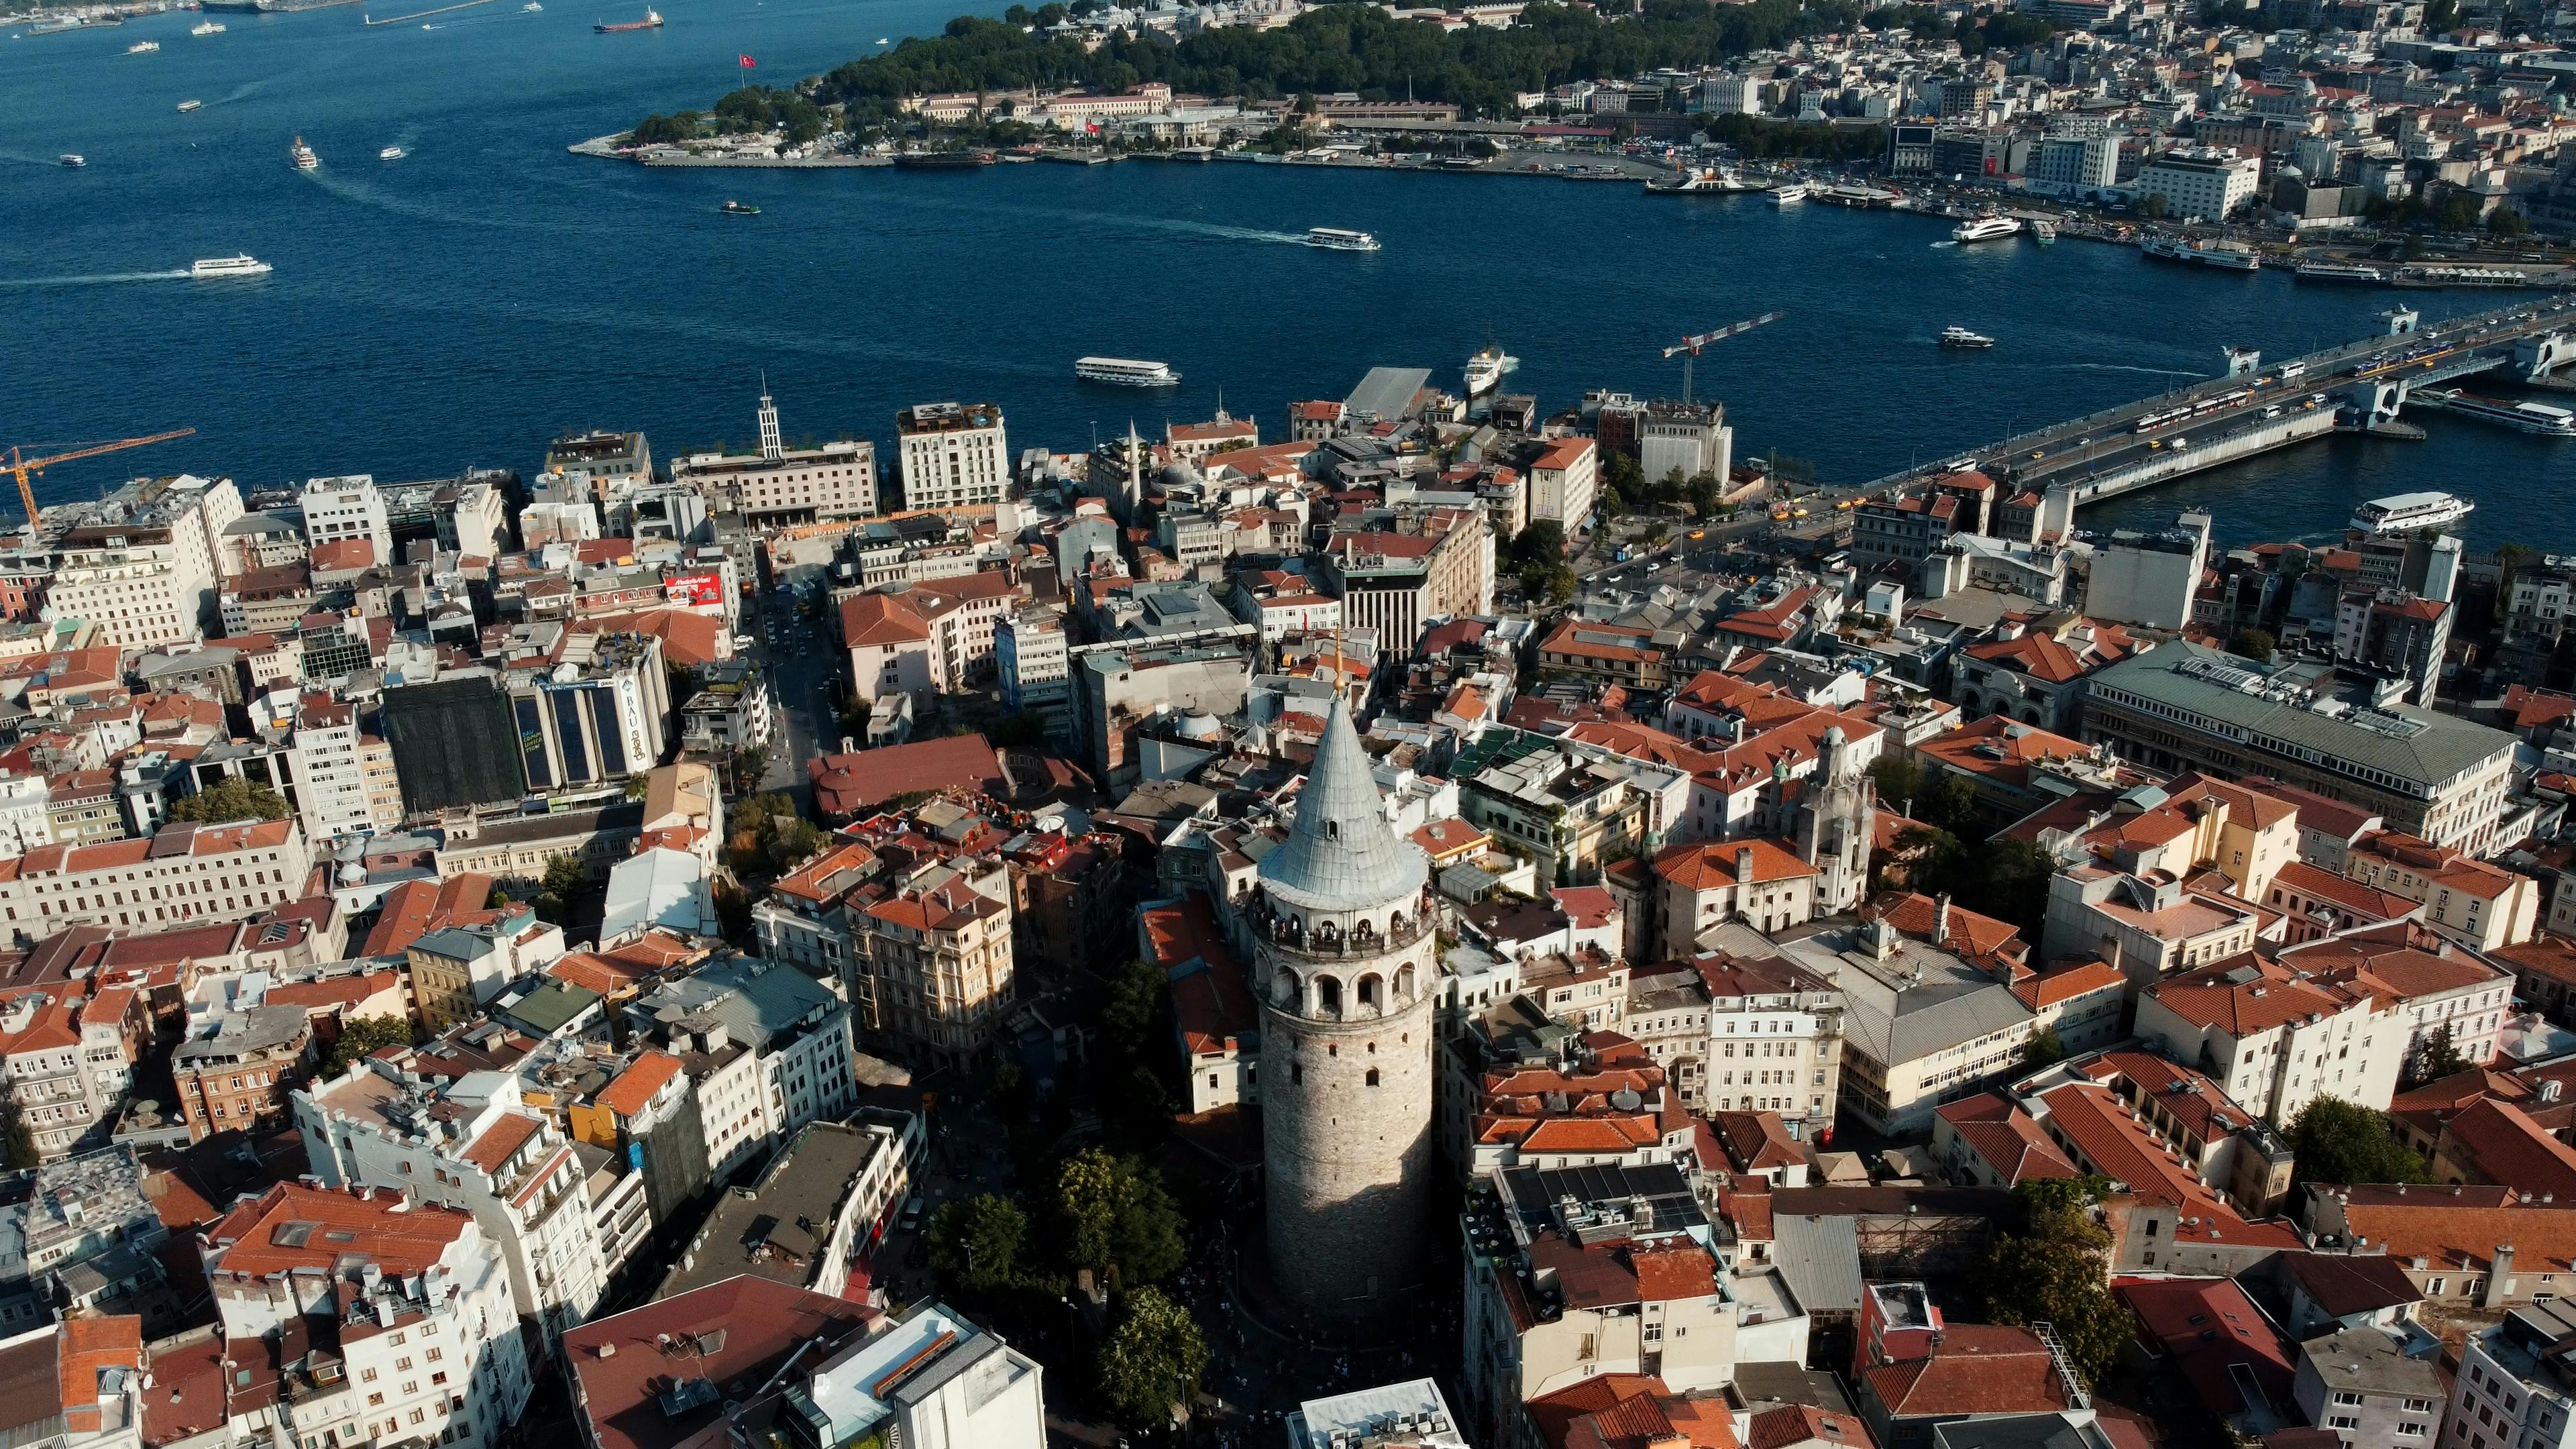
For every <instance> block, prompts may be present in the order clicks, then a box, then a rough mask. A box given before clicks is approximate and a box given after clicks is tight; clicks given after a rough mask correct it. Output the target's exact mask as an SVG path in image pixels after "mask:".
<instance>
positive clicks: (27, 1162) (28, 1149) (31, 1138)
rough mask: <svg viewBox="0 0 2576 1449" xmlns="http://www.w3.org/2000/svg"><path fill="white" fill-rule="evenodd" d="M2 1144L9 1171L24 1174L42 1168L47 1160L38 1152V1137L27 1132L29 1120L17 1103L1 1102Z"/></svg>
mask: <svg viewBox="0 0 2576 1449" xmlns="http://www.w3.org/2000/svg"><path fill="white" fill-rule="evenodd" d="M0 1144H5V1148H6V1156H7V1163H8V1167H9V1170H10V1171H12V1172H24V1171H26V1170H27V1169H28V1168H31V1167H42V1166H43V1165H44V1162H45V1159H44V1158H43V1157H41V1156H39V1155H38V1154H37V1152H36V1135H35V1134H34V1133H32V1132H30V1131H28V1130H27V1119H26V1118H25V1117H24V1116H23V1115H21V1114H20V1113H19V1111H18V1104H17V1103H15V1102H0Z"/></svg>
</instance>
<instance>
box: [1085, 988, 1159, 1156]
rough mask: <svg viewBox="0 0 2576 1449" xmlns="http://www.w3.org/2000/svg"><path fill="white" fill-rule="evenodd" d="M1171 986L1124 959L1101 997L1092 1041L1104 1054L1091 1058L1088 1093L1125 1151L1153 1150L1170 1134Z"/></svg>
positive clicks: (1094, 1055) (1095, 1053)
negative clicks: (1128, 1147)
mask: <svg viewBox="0 0 2576 1449" xmlns="http://www.w3.org/2000/svg"><path fill="white" fill-rule="evenodd" d="M1171 1002H1172V994H1171V984H1170V982H1169V981H1168V980H1167V979H1166V978H1165V977H1164V975H1163V968H1161V967H1160V966H1157V965H1155V964H1154V963H1153V962H1151V961H1147V960H1143V959H1141V958H1134V959H1130V960H1129V961H1128V962H1127V964H1126V965H1124V966H1121V967H1120V968H1118V972H1117V974H1116V975H1114V976H1112V977H1111V978H1110V980H1109V990H1108V991H1107V992H1106V993H1105V994H1104V995H1103V996H1102V997H1101V1002H1100V1015H1099V1019H1098V1021H1097V1022H1096V1026H1097V1032H1096V1035H1097V1039H1098V1040H1099V1041H1100V1042H1101V1043H1102V1044H1103V1045H1104V1046H1106V1047H1107V1048H1108V1050H1106V1051H1099V1052H1094V1053H1092V1054H1091V1064H1090V1066H1091V1093H1092V1098H1093V1103H1094V1105H1095V1106H1097V1107H1098V1109H1099V1111H1100V1115H1101V1118H1102V1120H1103V1121H1104V1122H1105V1123H1107V1124H1108V1125H1109V1126H1110V1127H1112V1128H1113V1129H1115V1131H1116V1132H1117V1135H1118V1136H1119V1137H1120V1138H1121V1139H1122V1140H1123V1141H1124V1142H1125V1143H1126V1144H1127V1145H1129V1146H1134V1147H1139V1148H1150V1147H1153V1146H1156V1145H1159V1144H1160V1143H1161V1142H1162V1140H1163V1138H1164V1137H1165V1136H1166V1135H1167V1134H1168V1133H1169V1132H1170V1130H1171V1125H1172V1113H1173V1112H1174V1111H1175V1110H1176V1099H1177V1095H1178V1094H1177V1093H1176V1092H1175V1091H1174V1090H1173V1089H1174V1087H1175V1086H1176V1085H1177V1084H1176V1083H1175V1082H1173V1081H1172V1079H1171V1068H1172V1066H1173V1050H1172V1047H1171V1045H1170V1044H1171V1042H1172V1041H1173V1040H1174V1037H1173V1034H1172V1017H1171V1009H1172V1007H1171Z"/></svg>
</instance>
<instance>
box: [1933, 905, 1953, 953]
mask: <svg viewBox="0 0 2576 1449" xmlns="http://www.w3.org/2000/svg"><path fill="white" fill-rule="evenodd" d="M1949 940H1950V893H1949V892H1948V891H1943V892H1942V893H1941V894H1939V895H1937V896H1934V897H1933V898H1932V944H1933V945H1935V946H1941V945H1947V944H1948V943H1949Z"/></svg>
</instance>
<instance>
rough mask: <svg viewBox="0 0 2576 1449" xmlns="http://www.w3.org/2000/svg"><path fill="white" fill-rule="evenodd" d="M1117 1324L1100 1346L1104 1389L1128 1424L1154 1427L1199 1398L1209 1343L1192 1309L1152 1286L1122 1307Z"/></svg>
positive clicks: (1114, 1409)
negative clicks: (1175, 1301)
mask: <svg viewBox="0 0 2576 1449" xmlns="http://www.w3.org/2000/svg"><path fill="white" fill-rule="evenodd" d="M1119 1310H1120V1311H1119V1315H1118V1325H1117V1326H1116V1327H1115V1328H1113V1329H1111V1330H1110V1331H1109V1339H1108V1341H1107V1342H1106V1343H1104V1344H1102V1345H1101V1347H1100V1369H1099V1375H1100V1393H1101V1397H1102V1398H1103V1399H1105V1400H1106V1401H1107V1402H1108V1405H1109V1408H1110V1410H1111V1412H1113V1413H1115V1414H1116V1415H1117V1416H1118V1417H1119V1418H1120V1419H1122V1420H1124V1421H1125V1422H1126V1423H1128V1424H1129V1425H1132V1426H1134V1427H1137V1428H1151V1427H1156V1426H1159V1425H1162V1424H1166V1423H1169V1422H1170V1421H1171V1414H1172V1410H1173V1409H1174V1408H1175V1407H1179V1406H1185V1405H1187V1404H1188V1403H1189V1402H1190V1400H1192V1399H1193V1398H1195V1397H1197V1395H1198V1391H1199V1376H1200V1375H1202V1374H1204V1373H1206V1372H1207V1361H1208V1353H1207V1344H1206V1342H1205V1341H1203V1340H1202V1339H1201V1338H1200V1336H1199V1325H1198V1321H1197V1320H1196V1319H1194V1318H1192V1317H1190V1314H1189V1310H1188V1309H1185V1308H1183V1307H1182V1306H1181V1305H1179V1304H1177V1303H1174V1302H1173V1301H1172V1300H1171V1299H1169V1298H1166V1297H1164V1296H1163V1295H1162V1293H1161V1292H1159V1291H1157V1290H1155V1289H1152V1288H1139V1289H1137V1290H1136V1291H1135V1292H1133V1293H1130V1294H1128V1295H1127V1296H1126V1298H1125V1300H1124V1301H1123V1302H1122V1303H1121V1304H1120V1305H1119Z"/></svg>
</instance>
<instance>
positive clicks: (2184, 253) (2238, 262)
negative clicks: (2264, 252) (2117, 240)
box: [2139, 236, 2263, 272]
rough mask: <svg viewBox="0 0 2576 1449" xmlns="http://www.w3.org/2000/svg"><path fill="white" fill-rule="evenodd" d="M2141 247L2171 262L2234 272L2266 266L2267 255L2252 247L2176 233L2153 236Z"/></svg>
mask: <svg viewBox="0 0 2576 1449" xmlns="http://www.w3.org/2000/svg"><path fill="white" fill-rule="evenodd" d="M2139 250H2141V251H2143V252H2145V253H2146V254H2147V255H2148V256H2151V257H2161V258H2163V259H2164V260H2166V261H2169V262H2196V263H2198V264H2200V265H2201V266H2204V267H2221V268H2224V269H2226V270H2228V271H2231V272H2251V271H2254V270H2257V269H2258V268H2260V267H2261V266H2262V265H2263V258H2262V257H2261V256H2260V255H2258V254H2257V253H2255V252H2253V251H2251V250H2249V249H2248V248H2245V247H2235V246H2227V245H2224V244H2219V245H2212V244H2210V243H2208V242H2199V241H2184V240H2183V239H2182V238H2181V237H2176V236H2151V237H2149V238H2147V240H2146V242H2145V244H2144V245H2143V246H2141V247H2140V248H2139Z"/></svg>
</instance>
